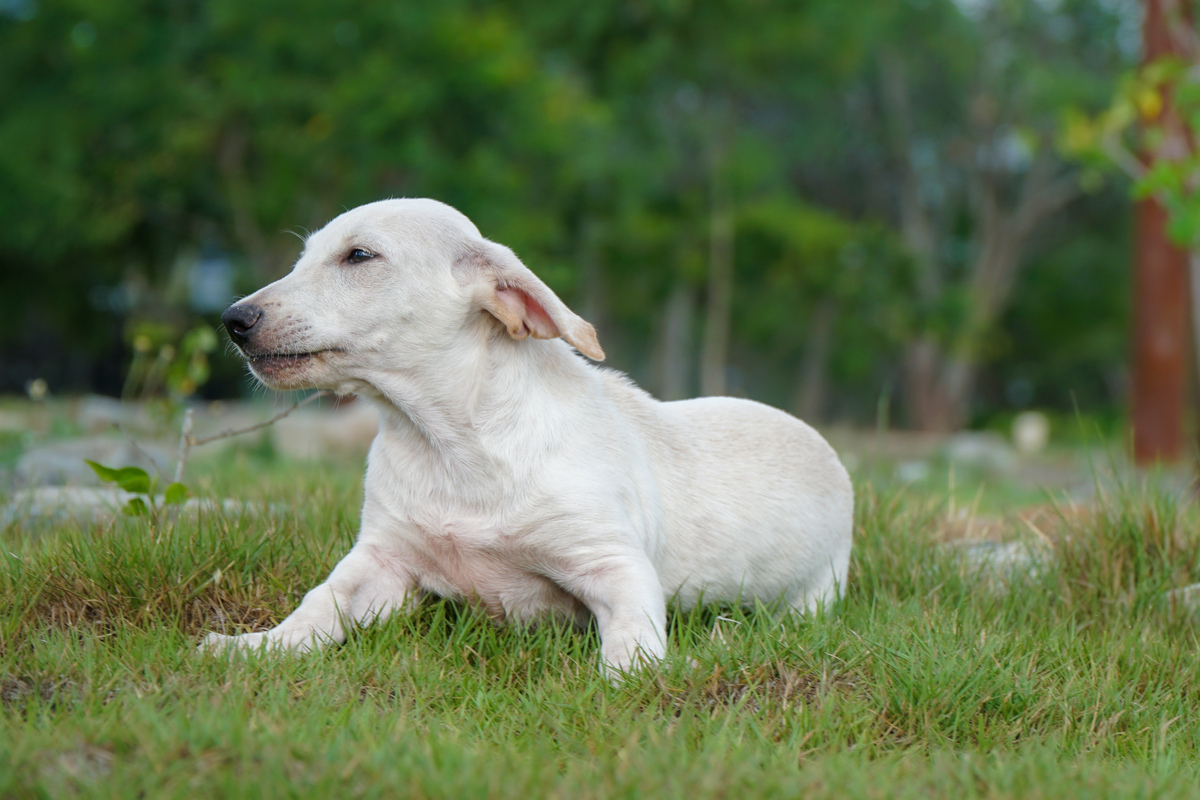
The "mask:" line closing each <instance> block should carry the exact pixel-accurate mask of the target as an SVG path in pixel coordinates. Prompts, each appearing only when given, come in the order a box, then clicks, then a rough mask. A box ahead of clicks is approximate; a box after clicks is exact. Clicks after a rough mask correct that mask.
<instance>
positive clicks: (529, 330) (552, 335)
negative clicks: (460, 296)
mask: <svg viewBox="0 0 1200 800" xmlns="http://www.w3.org/2000/svg"><path fill="white" fill-rule="evenodd" d="M455 272H456V273H458V274H459V277H460V280H463V281H464V283H466V284H467V285H472V284H473V285H475V287H476V299H477V302H478V303H479V305H480V307H481V308H482V309H483V310H484V311H486V312H487V313H489V314H491V315H492V316H493V317H495V318H496V319H497V320H499V321H500V324H502V325H503V326H504V327H505V328H506V329H507V330H508V335H509V336H511V337H512V338H514V339H524V338H525V337H526V336H532V337H533V338H535V339H556V338H558V337H562V338H563V339H566V340H567V342H568V343H570V345H571V346H572V347H574V348H575V349H576V350H578V351H579V352H581V353H583V354H584V355H585V356H587V357H588V358H590V359H592V360H593V361H603V360H604V351H603V350H601V349H600V342H599V341H597V339H596V329H595V328H593V327H592V326H591V324H589V323H588V322H586V321H584V320H583V319H582V318H580V317H579V316H578V315H577V314H575V312H573V311H572V310H571V309H569V308H567V306H566V304H565V303H563V301H562V300H559V299H558V296H557V295H556V294H554V292H552V291H550V287H549V286H547V285H546V284H544V283H542V281H541V280H540V279H539V278H538V277H537V276H536V275H534V274H533V273H532V272H531V271H530V270H529V268H528V267H526V266H525V265H524V264H522V263H521V260H520V259H519V258H517V256H516V254H515V253H513V251H512V250H510V249H508V248H507V247H505V246H504V245H500V244H496V243H495V242H491V241H488V240H484V241H483V242H482V243H480V244H478V245H476V246H473V247H472V248H471V249H470V250H469V251H468V252H467V253H465V254H464V255H463V256H462V258H460V259H459V261H458V262H457V263H456V264H455Z"/></svg>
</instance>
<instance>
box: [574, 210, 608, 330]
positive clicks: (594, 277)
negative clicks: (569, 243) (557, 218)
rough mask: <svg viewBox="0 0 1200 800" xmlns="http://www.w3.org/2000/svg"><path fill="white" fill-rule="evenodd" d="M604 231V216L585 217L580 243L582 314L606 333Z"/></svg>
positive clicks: (593, 325)
mask: <svg viewBox="0 0 1200 800" xmlns="http://www.w3.org/2000/svg"><path fill="white" fill-rule="evenodd" d="M602 233H603V224H602V223H601V222H600V220H598V219H596V218H595V217H590V216H589V217H588V218H587V219H585V220H584V221H583V226H582V228H581V230H580V247H579V272H580V281H579V283H580V292H581V294H582V297H581V298H580V300H581V302H580V304H579V308H580V316H582V317H583V318H584V319H585V320H587V321H588V322H590V323H591V324H592V327H593V328H595V329H596V333H597V334H598V335H602V334H603V333H604V329H605V326H604V322H605V316H606V313H605V312H606V310H607V305H608V303H607V297H606V296H605V289H604V265H603V264H602V263H601V255H600V254H601V251H602V250H601V236H602ZM601 341H603V340H601Z"/></svg>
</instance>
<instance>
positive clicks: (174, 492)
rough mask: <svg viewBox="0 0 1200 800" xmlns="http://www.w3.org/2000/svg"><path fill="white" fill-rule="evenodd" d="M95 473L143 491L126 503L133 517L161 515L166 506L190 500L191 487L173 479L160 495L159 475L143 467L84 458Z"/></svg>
mask: <svg viewBox="0 0 1200 800" xmlns="http://www.w3.org/2000/svg"><path fill="white" fill-rule="evenodd" d="M85 461H87V464H88V466H90V467H91V468H92V471H93V472H95V473H96V476H97V477H98V478H100V480H102V481H103V482H105V483H115V484H116V485H117V486H119V487H120V488H121V489H123V490H124V491H126V492H129V493H130V494H134V495H141V496H139V497H131V498H130V499H129V500H128V501H127V502H126V504H125V509H124V511H125V513H126V514H127V515H129V516H132V517H153V518H155V519H157V518H158V516H159V514H160V513H161V512H162V511H163V510H164V509H165V507H166V506H178V505H182V504H183V503H185V502H187V498H188V494H189V493H190V492H189V491H188V488H187V487H186V486H184V485H183V484H182V483H178V482H175V483H171V484H169V485H168V486H167V488H166V489H165V490H164V491H163V494H162V498H161V499H159V498H158V497H157V496H156V493H155V485H156V483H157V479H156V478H152V477H151V476H150V474H149V473H147V472H146V470H144V469H142V468H141V467H122V468H120V469H114V468H113V467H106V466H104V465H103V464H98V463H96V462H95V461H91V460H88V459H85Z"/></svg>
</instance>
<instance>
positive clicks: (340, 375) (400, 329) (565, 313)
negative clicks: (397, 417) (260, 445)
mask: <svg viewBox="0 0 1200 800" xmlns="http://www.w3.org/2000/svg"><path fill="white" fill-rule="evenodd" d="M221 320H222V322H224V324H225V327H226V329H227V330H228V331H229V336H230V338H231V339H232V340H233V342H234V344H235V345H237V347H238V349H239V350H240V351H241V352H242V354H243V355H245V356H246V359H247V361H248V362H249V365H250V370H251V371H252V372H253V373H254V375H255V377H257V378H258V379H259V380H261V381H262V382H263V383H265V384H267V385H268V386H270V387H272V388H276V389H301V388H317V387H321V388H326V387H328V388H335V389H339V387H343V386H353V385H354V384H356V383H360V382H365V383H367V384H371V383H373V381H372V373H373V371H375V370H381V369H389V370H405V369H415V368H418V367H421V366H431V367H435V368H436V367H438V366H439V362H440V365H441V366H443V367H445V368H451V369H452V368H453V364H448V363H446V359H447V358H452V357H453V354H454V353H455V352H456V351H457V352H458V353H459V354H461V348H463V347H464V346H469V343H470V342H472V341H477V340H479V334H481V333H483V334H485V336H486V335H507V336H509V337H511V338H513V339H517V340H520V339H525V338H526V337H533V338H536V339H553V338H562V339H565V340H566V341H567V342H569V343H570V344H571V345H572V346H574V347H575V349H577V350H578V351H579V352H581V353H583V354H584V355H586V356H588V357H589V358H592V359H595V360H603V358H604V351H603V350H601V349H600V345H599V342H598V341H597V340H596V333H595V330H594V329H593V328H592V326H591V325H589V324H588V323H587V322H585V321H584V320H582V319H580V318H579V317H578V316H576V315H575V314H574V313H573V312H572V311H571V310H570V309H569V308H567V306H566V305H565V304H564V303H563V302H562V301H561V300H559V298H558V297H557V296H556V295H555V294H554V292H552V291H551V290H550V288H549V287H547V286H546V285H545V284H544V283H542V281H541V280H539V279H538V278H537V276H536V275H534V274H533V273H532V272H531V271H530V270H529V269H528V268H526V267H525V265H524V264H522V263H521V261H520V260H519V259H518V258H517V257H516V255H514V254H513V252H512V251H511V250H510V249H508V248H507V247H504V246H502V245H499V244H496V243H495V242H492V241H489V240H487V239H485V238H483V236H481V235H480V233H479V231H478V229H476V227H475V226H474V225H473V224H472V223H471V221H470V220H469V219H467V218H466V217H465V216H464V215H463V214H461V213H459V212H458V211H456V210H455V209H453V208H451V207H450V206H447V205H445V204H444V203H439V202H437V201H435V200H412V199H406V200H383V201H380V202H377V203H370V204H368V205H365V206H360V207H358V208H355V209H353V210H351V211H347V212H346V213H344V214H342V215H341V216H339V217H337V218H336V219H334V220H333V221H332V222H330V223H329V224H328V225H326V226H325V227H324V228H321V229H320V230H318V231H316V232H315V233H313V234H312V235H311V236H309V237H308V239H307V240H306V241H305V245H304V250H303V252H302V253H301V254H300V258H299V260H297V262H296V265H295V267H294V268H293V269H292V271H291V272H290V273H289V274H288V275H286V276H285V277H283V278H281V279H280V280H278V281H276V282H275V283H272V284H270V285H269V286H266V287H264V288H262V289H260V290H258V291H257V292H255V293H254V294H252V295H250V296H249V297H247V298H245V299H243V300H241V301H239V302H238V303H236V304H234V305H233V306H230V307H229V308H228V309H227V310H226V311H225V313H224V314H222V315H221Z"/></svg>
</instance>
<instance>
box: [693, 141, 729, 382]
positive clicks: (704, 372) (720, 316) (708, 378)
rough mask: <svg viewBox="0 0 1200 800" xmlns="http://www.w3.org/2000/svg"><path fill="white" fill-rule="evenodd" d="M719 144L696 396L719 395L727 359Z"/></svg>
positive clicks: (725, 230)
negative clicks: (702, 341) (699, 394)
mask: <svg viewBox="0 0 1200 800" xmlns="http://www.w3.org/2000/svg"><path fill="white" fill-rule="evenodd" d="M724 162H725V154H724V152H723V145H722V146H720V148H719V152H718V153H717V154H716V155H715V156H714V158H713V165H712V208H711V212H710V213H711V228H710V231H709V264H708V305H707V308H706V310H705V315H704V347H703V350H702V352H701V354H700V393H701V394H705V395H723V394H725V393H726V387H725V367H726V363H727V362H728V360H729V323H730V312H731V310H732V307H733V209H732V207H731V205H732V204H731V202H730V198H729V190H728V188H727V186H726V183H725V176H724V170H725V163H724Z"/></svg>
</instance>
